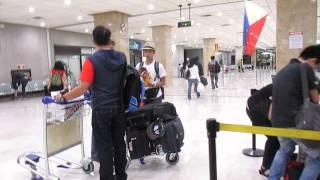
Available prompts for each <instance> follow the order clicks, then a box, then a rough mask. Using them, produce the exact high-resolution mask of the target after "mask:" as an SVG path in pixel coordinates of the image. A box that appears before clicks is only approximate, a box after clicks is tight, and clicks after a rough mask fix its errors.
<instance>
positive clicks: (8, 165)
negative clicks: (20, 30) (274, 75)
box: [0, 71, 271, 180]
mask: <svg viewBox="0 0 320 180" xmlns="http://www.w3.org/2000/svg"><path fill="white" fill-rule="evenodd" d="M270 82H271V72H268V71H259V72H258V73H255V72H246V73H229V74H221V75H220V78H219V86H220V88H219V89H215V90H212V89H211V88H210V87H209V86H210V85H209V86H208V87H206V88H205V90H204V92H203V93H202V94H201V97H200V98H197V97H196V96H195V95H193V97H192V100H191V101H189V100H188V99H187V95H186V94H187V93H186V86H187V84H186V81H185V80H183V79H173V80H172V81H171V82H170V83H169V85H168V86H167V87H166V101H169V102H172V103H174V104H175V106H176V108H177V111H178V114H179V115H180V118H181V119H182V122H183V125H184V128H185V133H186V134H185V146H184V147H183V148H182V152H181V154H180V161H179V163H178V164H176V165H174V166H171V165H169V164H167V163H166V161H165V157H164V156H151V157H147V158H146V160H145V161H146V164H145V165H140V164H139V162H138V161H132V163H131V165H130V168H129V170H128V175H129V180H142V179H148V180H160V179H161V180H163V179H175V180H185V179H188V180H189V179H190V180H205V179H209V158H208V139H207V132H206V119H208V118H216V119H217V120H218V121H220V122H224V123H234V124H250V121H249V119H248V117H247V116H246V112H245V106H246V100H247V97H248V96H249V92H250V91H249V90H250V88H260V87H262V86H264V85H266V84H267V83H270ZM40 99H41V98H40V97H31V98H28V99H27V100H24V101H20V100H17V101H6V102H3V101H1V102H0V129H1V131H0V147H1V148H0V157H1V161H0V171H1V179H4V180H20V179H23V180H25V179H30V177H31V176H30V173H29V172H28V171H27V170H25V169H24V168H22V167H20V166H19V165H18V164H17V162H16V160H17V157H18V156H19V155H20V154H21V153H23V152H26V151H36V152H41V151H42V141H43V140H42V134H43V132H42V123H43V105H42V103H41V101H40ZM90 123H91V122H90V116H86V117H85V120H84V134H85V150H86V153H87V154H88V155H89V154H90V137H91V126H90ZM264 141H265V138H264V137H263V136H258V138H257V145H258V147H260V148H261V147H263V144H264ZM250 146H251V135H249V134H239V133H229V132H228V133H227V132H219V133H218V137H217V169H218V179H219V180H239V179H246V180H264V179H265V178H264V177H262V176H260V175H259V174H258V168H259V167H260V164H261V158H251V157H246V156H244V155H242V153H241V151H242V149H244V148H248V147H250ZM59 157H62V158H65V159H68V160H73V161H76V162H79V160H80V147H79V146H77V147H75V148H72V149H70V150H68V151H66V152H63V153H61V154H59ZM95 165H96V169H95V175H94V176H89V175H85V174H84V173H83V172H82V171H81V170H79V169H75V170H61V169H56V168H54V167H53V165H52V168H53V172H55V173H57V174H58V175H59V177H60V178H61V179H67V180H69V179H70V180H73V179H75V180H94V179H99V176H98V167H99V165H98V164H95Z"/></svg>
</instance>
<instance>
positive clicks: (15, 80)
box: [11, 67, 31, 99]
mask: <svg viewBox="0 0 320 180" xmlns="http://www.w3.org/2000/svg"><path fill="white" fill-rule="evenodd" d="M19 70H22V71H17V72H15V73H13V71H12V72H11V76H12V82H11V85H12V88H13V89H14V90H15V93H14V96H13V98H14V99H15V98H17V97H18V89H19V86H20V85H21V90H22V98H23V99H25V98H26V87H27V84H28V81H29V80H31V77H30V74H28V73H27V72H24V71H23V68H20V67H19Z"/></svg>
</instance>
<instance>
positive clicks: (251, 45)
mask: <svg viewBox="0 0 320 180" xmlns="http://www.w3.org/2000/svg"><path fill="white" fill-rule="evenodd" d="M266 19H267V16H265V17H263V18H262V19H260V20H259V21H257V22H255V23H254V24H252V25H251V26H249V31H248V35H247V44H246V48H245V51H246V52H247V54H248V55H250V56H251V55H252V54H253V53H254V51H255V49H256V44H257V42H258V39H259V36H260V34H261V31H262V29H263V26H264V24H265V22H266Z"/></svg>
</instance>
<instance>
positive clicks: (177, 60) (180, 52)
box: [171, 45, 184, 77]
mask: <svg viewBox="0 0 320 180" xmlns="http://www.w3.org/2000/svg"><path fill="white" fill-rule="evenodd" d="M174 47H175V48H174V49H173V51H172V52H173V56H172V63H171V65H172V67H173V71H172V76H173V77H178V76H179V73H180V70H179V68H178V67H179V64H183V61H184V46H183V45H174Z"/></svg>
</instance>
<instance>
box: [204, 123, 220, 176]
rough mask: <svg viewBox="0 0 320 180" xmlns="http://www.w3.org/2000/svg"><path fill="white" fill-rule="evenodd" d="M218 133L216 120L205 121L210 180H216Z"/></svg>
mask: <svg viewBox="0 0 320 180" xmlns="http://www.w3.org/2000/svg"><path fill="white" fill-rule="evenodd" d="M218 131H219V123H218V122H217V121H216V119H208V120H207V133H208V140H209V170H210V180H217V151H216V137H217V132H218Z"/></svg>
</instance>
